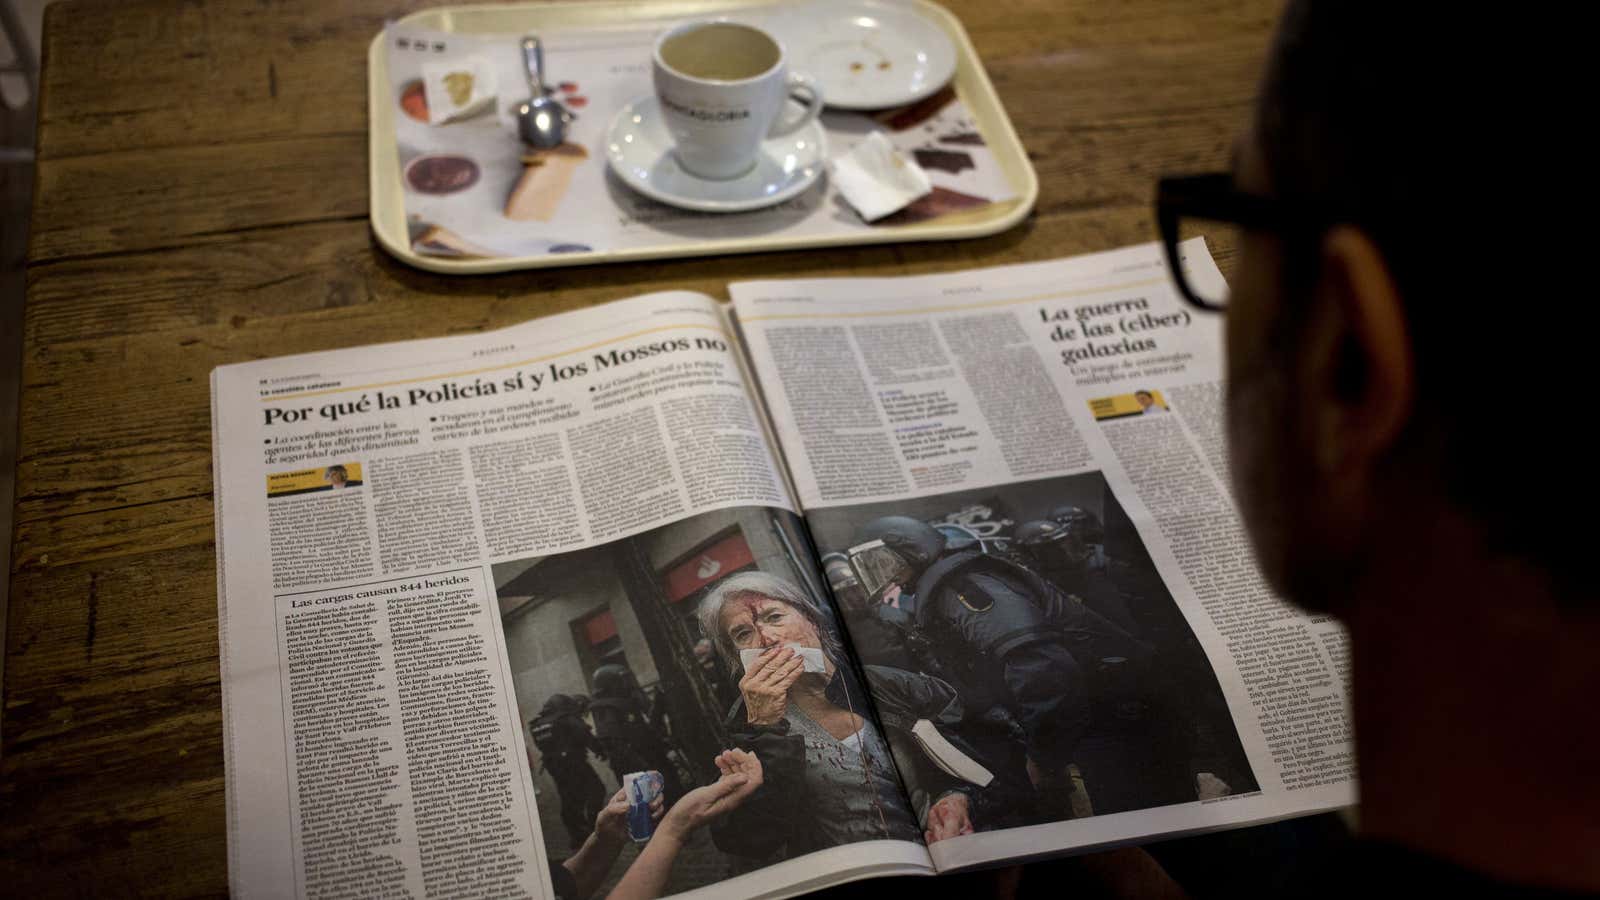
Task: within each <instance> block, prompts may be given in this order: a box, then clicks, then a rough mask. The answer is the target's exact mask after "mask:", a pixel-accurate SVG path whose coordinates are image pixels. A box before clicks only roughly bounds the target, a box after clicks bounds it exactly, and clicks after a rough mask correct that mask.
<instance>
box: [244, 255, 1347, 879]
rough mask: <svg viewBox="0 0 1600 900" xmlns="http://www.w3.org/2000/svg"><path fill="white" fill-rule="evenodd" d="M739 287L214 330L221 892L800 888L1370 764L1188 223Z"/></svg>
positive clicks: (1328, 802)
mask: <svg viewBox="0 0 1600 900" xmlns="http://www.w3.org/2000/svg"><path fill="white" fill-rule="evenodd" d="M1186 253H1187V255H1188V260H1189V263H1190V264H1191V265H1192V266H1193V267H1194V269H1195V271H1196V277H1199V278H1210V279H1220V277H1221V276H1220V275H1219V274H1218V273H1217V272H1216V270H1215V266H1214V265H1213V264H1212V262H1211V259H1210V257H1209V255H1207V253H1206V251H1205V248H1204V245H1203V244H1200V243H1198V242H1196V243H1191V244H1189V245H1186ZM730 293H731V294H732V297H733V303H732V304H731V305H730V304H726V303H718V302H717V301H716V300H714V299H712V298H710V297H706V296H703V295H699V294H692V293H686V292H670V293H660V294H652V295H648V296H643V297H638V298H634V299H630V300H624V301H619V302H616V303H612V304H608V305H605V306H601V307H597V308H594V309H590V310H585V311H581V312H575V313H568V314H564V315H560V316H554V317H550V318H545V319H541V320H538V321H536V322H530V323H526V324H523V325H518V326H514V327H511V328H507V329H503V330H500V331H496V332H492V333H488V334H481V335H465V336H457V337H449V338H441V339H435V340H425V341H414V342H408V343H404V344H394V345H384V346H377V347H367V348H358V349H352V350H343V351H332V352H326V353H316V354H308V355H303V356H295V357H286V358H281V359H273V360H264V361H258V362H251V363H244V364H240V365H234V366H224V367H220V368H218V369H217V370H216V371H215V372H214V373H213V380H212V390H213V432H214V452H215V467H216V473H217V478H216V496H217V506H218V515H217V522H218V525H217V544H218V580H219V607H220V618H221V626H220V631H221V634H220V638H221V645H222V666H223V695H224V712H225V723H226V729H227V735H226V744H225V746H226V763H227V797H228V816H229V829H228V830H229V853H230V865H229V871H230V878H231V886H232V889H233V891H234V892H236V893H238V894H240V895H246V896H248V895H274V896H277V895H283V896H306V897H320V896H345V895H380V894H381V895H402V894H403V895H414V896H533V897H548V896H562V897H567V898H569V900H570V898H581V897H590V896H603V895H605V894H606V893H607V892H611V891H615V892H616V895H617V896H626V897H639V896H661V895H680V894H681V895H688V896H727V897H735V896H737V897H756V896H763V897H765V896H770V897H781V896H789V895H792V894H795V893H798V892H801V891H804V890H811V889H815V888H818V887H821V886H825V885H828V884H835V883H840V882H843V881H848V880H853V879H857V878H865V877H872V876H877V875H887V874H911V873H916V874H929V875H932V874H937V873H939V872H946V871H952V870H955V869H959V868H961V867H964V866H971V865H977V864H982V863H987V862H993V861H996V860H1008V859H1024V858H1032V857H1038V856H1043V855H1048V854H1057V853H1067V852H1081V851H1084V850H1088V849H1093V848H1099V847H1108V846H1114V845H1119V844H1126V843H1132V842H1137V841H1140V840H1145V839H1151V838H1155V837H1157V836H1168V835H1174V834H1182V833H1191V832H1197V831H1202V830H1207V829H1215V828H1223V827H1231V826H1238V825H1243V824H1248V823H1254V822H1262V821H1267V820H1271V819H1276V818H1283V817H1287V816H1293V815H1299V814H1304V813H1308V812H1312V811H1318V810H1324V809H1328V808H1333V807H1337V806H1340V805H1345V804H1348V803H1350V802H1352V801H1353V796H1354V781H1353V778H1354V776H1353V770H1354V765H1353V757H1352V754H1351V745H1350V733H1349V719H1348V707H1347V699H1346V683H1347V674H1348V673H1347V668H1348V654H1347V650H1346V647H1345V642H1344V636H1343V634H1342V632H1340V631H1339V629H1338V627H1337V626H1336V625H1335V624H1334V623H1332V622H1331V621H1326V620H1320V619H1315V618H1308V617H1306V616H1305V615H1303V614H1301V613H1299V612H1298V611H1296V610H1294V609H1292V608H1291V607H1288V606H1286V605H1284V604H1283V603H1282V602H1280V601H1279V600H1277V599H1276V598H1274V597H1273V596H1272V595H1271V594H1270V592H1269V591H1268V590H1267V588H1266V587H1265V585H1264V584H1263V583H1262V581H1261V579H1260V576H1259V575H1258V573H1257V572H1256V570H1255V568H1254V566H1253V564H1252V562H1251V559H1250V555H1249V550H1248V546H1247V544H1246V541H1245V538H1244V535H1243V533H1242V531H1241V530H1240V526H1239V522H1238V517H1237V513H1236V511H1235V507H1234V503H1233V500H1232V497H1231V495H1230V493H1229V486H1228V481H1227V478H1226V471H1227V465H1226V458H1225V447H1224V445H1223V441H1222V436H1221V396H1222V385H1221V383H1220V379H1221V373H1220V365H1219V346H1220V345H1219V341H1220V335H1219V334H1218V324H1217V322H1216V321H1214V320H1213V319H1211V318H1205V317H1200V316H1195V315H1192V314H1191V313H1190V312H1189V311H1188V310H1187V309H1185V308H1184V306H1183V305H1182V304H1181V302H1180V301H1179V300H1178V299H1177V297H1176V296H1175V294H1174V292H1173V290H1172V289H1171V288H1170V287H1169V286H1168V275H1167V273H1166V271H1165V269H1164V264H1163V261H1162V256H1161V251H1160V248H1159V247H1156V246H1144V247H1136V248H1130V249H1127V250H1122V251H1115V252H1112V253H1106V254H1099V255H1095V256H1089V257H1081V258H1077V259H1072V260H1063V261H1059V262H1051V263H1041V264H1034V265H1027V266H1014V267H1007V268H1002V269H989V270H981V271H970V272H963V273H954V274H948V275H939V276H927V277H920V278H902V279H849V280H823V281H784V282H776V281H774V282H752V283H740V284H734V285H731V286H730ZM906 535H911V539H910V542H909V543H908V542H907V541H906V540H904V538H905V536H906ZM929 535H932V536H933V537H931V538H930V537H928V536H929ZM918 541H921V542H923V543H920V544H919V543H917V542H918ZM929 542H931V544H932V545H933V546H932V547H931V549H928V548H927V547H926V546H925V545H926V544H928V543H929ZM919 547H920V548H923V549H926V550H927V552H926V554H924V555H922V556H919V553H920V552H921V551H920V550H919V549H918V548H919ZM657 793H659V794H660V795H661V796H660V797H659V798H658V799H654V800H652V797H653V796H654V795H655V794H657Z"/></svg>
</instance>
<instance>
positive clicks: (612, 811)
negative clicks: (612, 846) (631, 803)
mask: <svg viewBox="0 0 1600 900" xmlns="http://www.w3.org/2000/svg"><path fill="white" fill-rule="evenodd" d="M666 803H667V801H666V798H664V797H662V796H661V795H660V794H657V795H656V798H655V799H654V800H651V801H650V818H652V819H655V820H656V821H658V822H659V821H661V813H662V812H663V811H664V810H665V809H666ZM594 833H595V834H597V835H599V836H600V837H602V838H605V839H606V840H609V841H616V842H617V843H619V844H625V843H627V842H628V841H629V840H631V839H632V838H631V837H630V836H629V834H628V792H627V791H625V790H619V791H617V792H616V793H615V794H612V795H611V800H610V801H609V802H607V803H606V805H605V807H604V808H602V809H601V810H600V814H599V815H598V816H595V817H594Z"/></svg>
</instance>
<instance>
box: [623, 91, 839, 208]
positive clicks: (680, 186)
mask: <svg viewBox="0 0 1600 900" xmlns="http://www.w3.org/2000/svg"><path fill="white" fill-rule="evenodd" d="M791 106H793V107H796V108H797V107H798V106H799V104H795V103H793V102H792V101H791ZM605 147H606V159H607V160H608V161H609V162H610V163H611V171H613V172H615V173H616V174H617V177H619V178H621V179H622V180H623V182H625V183H626V184H627V185H628V187H630V188H633V189H634V190H636V191H638V192H639V193H641V194H643V195H645V196H646V197H649V198H651V199H652V200H659V201H661V202H662V203H666V204H668V205H670V206H677V207H681V208H683V209H693V210H698V211H700V212H744V211H746V210H751V209H760V208H762V207H764V206H772V205H774V204H777V203H782V202H783V201H785V200H788V199H789V198H791V197H794V196H796V195H798V194H800V193H801V192H802V191H804V190H805V189H806V188H808V187H810V186H811V185H812V184H814V183H815V182H816V180H817V179H818V178H819V177H821V175H822V166H823V160H825V159H826V158H827V155H828V139H827V137H826V136H825V135H824V134H823V133H822V126H821V125H819V124H818V123H817V122H816V120H812V121H811V122H808V123H807V124H806V125H805V127H803V128H801V129H799V130H797V131H794V132H791V133H789V134H786V135H784V136H783V137H776V138H767V139H766V140H765V141H762V142H761V150H760V151H759V152H758V153H757V156H756V165H755V168H753V169H751V170H750V171H749V172H747V173H745V174H744V175H741V176H739V177H738V178H729V179H727V180H722V181H718V180H712V179H709V178H701V177H700V176H698V175H691V174H690V173H689V172H687V171H685V170H684V168H683V167H682V166H680V165H679V164H678V158H677V156H676V155H674V154H673V152H672V137H671V135H669V134H668V133H667V123H666V122H665V121H663V120H662V117H661V106H660V103H659V101H657V100H656V98H655V96H654V95H651V96H649V97H642V98H640V99H638V100H635V101H633V102H632V103H630V104H628V105H627V106H624V107H623V108H622V111H621V112H618V113H617V116H616V118H614V119H612V120H611V127H610V128H609V129H607V130H606V143H605Z"/></svg>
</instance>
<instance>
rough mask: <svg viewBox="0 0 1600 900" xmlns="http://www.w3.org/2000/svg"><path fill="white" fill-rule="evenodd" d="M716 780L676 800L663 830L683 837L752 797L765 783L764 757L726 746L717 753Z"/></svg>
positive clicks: (663, 824)
mask: <svg viewBox="0 0 1600 900" xmlns="http://www.w3.org/2000/svg"><path fill="white" fill-rule="evenodd" d="M716 763H717V770H718V771H719V772H721V773H722V774H721V775H720V776H719V777H718V778H717V780H716V781H714V782H712V783H711V784H708V785H705V786H704V787H697V788H695V789H694V790H692V791H690V792H689V793H687V794H684V795H683V796H682V797H680V798H678V802H677V803H674V804H672V809H670V810H668V811H667V816H666V818H665V819H663V820H662V821H661V829H660V830H661V831H663V832H670V833H672V834H673V835H675V836H677V837H679V838H682V837H687V836H688V834H689V832H691V831H693V830H695V829H696V828H699V827H701V826H702V825H706V824H708V823H710V822H711V821H713V820H715V819H718V818H720V817H722V816H725V815H727V814H728V813H730V812H732V811H733V810H735V809H737V808H738V807H739V805H740V804H742V803H744V801H745V800H747V799H749V797H750V795H751V794H753V793H755V790H756V788H758V787H760V786H761V781H762V773H761V760H759V759H757V758H756V755H755V754H754V753H748V752H746V751H744V750H724V751H722V752H721V753H719V754H717V758H716Z"/></svg>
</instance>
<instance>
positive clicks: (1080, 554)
mask: <svg viewBox="0 0 1600 900" xmlns="http://www.w3.org/2000/svg"><path fill="white" fill-rule="evenodd" d="M1061 510H1071V511H1073V512H1074V513H1078V514H1081V515H1077V516H1074V515H1066V516H1064V518H1066V519H1067V520H1068V522H1070V523H1072V524H1066V525H1063V524H1061V523H1059V522H1057V521H1056V520H1054V519H1040V520H1036V521H1033V522H1025V523H1023V524H1022V525H1021V526H1020V527H1018V528H1017V532H1016V538H1017V543H1018V545H1020V547H1021V550H1022V552H1023V553H1024V554H1026V556H1027V558H1028V561H1029V565H1030V566H1032V567H1033V568H1034V569H1035V571H1037V572H1038V573H1039V574H1040V575H1043V576H1044V577H1045V579H1046V580H1048V581H1049V582H1050V583H1051V584H1052V585H1054V586H1055V587H1056V588H1058V589H1059V590H1061V591H1062V592H1064V593H1066V594H1067V595H1068V596H1069V597H1072V598H1074V599H1076V600H1078V601H1079V602H1081V603H1083V604H1085V605H1087V606H1088V607H1089V608H1090V609H1092V610H1094V611H1095V612H1097V613H1099V614H1100V615H1102V616H1104V617H1106V618H1107V619H1110V620H1111V621H1112V622H1115V623H1116V624H1117V626H1118V627H1119V628H1121V629H1122V630H1124V631H1126V632H1128V633H1129V634H1132V635H1139V634H1140V633H1141V629H1140V628H1139V625H1138V623H1137V621H1136V620H1135V618H1134V616H1133V614H1132V612H1131V611H1130V609H1129V603H1128V598H1127V597H1126V596H1125V595H1124V592H1123V591H1122V590H1121V589H1120V588H1118V587H1117V585H1116V584H1114V583H1113V582H1112V581H1111V580H1110V579H1109V578H1107V577H1106V576H1105V574H1104V573H1103V572H1100V571H1097V570H1094V569H1093V568H1092V567H1091V565H1090V562H1091V560H1092V559H1093V558H1094V555H1095V548H1096V546H1097V544H1096V543H1093V542H1091V541H1089V540H1087V538H1090V537H1093V538H1098V537H1099V534H1098V524H1099V520H1097V519H1095V518H1094V516H1093V515H1091V514H1089V513H1086V512H1084V511H1083V510H1081V509H1078V508H1077V507H1075V506H1066V507H1061V508H1060V509H1058V510H1057V512H1060V511H1061ZM1085 517H1087V518H1085Z"/></svg>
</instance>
